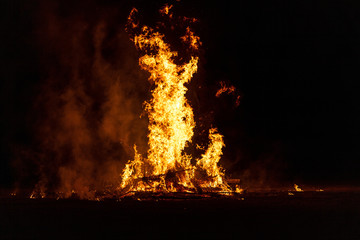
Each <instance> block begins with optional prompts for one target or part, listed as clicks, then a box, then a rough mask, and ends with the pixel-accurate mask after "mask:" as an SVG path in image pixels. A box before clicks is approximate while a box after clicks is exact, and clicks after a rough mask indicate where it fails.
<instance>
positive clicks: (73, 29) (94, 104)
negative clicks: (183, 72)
mask: <svg viewBox="0 0 360 240" xmlns="http://www.w3.org/2000/svg"><path fill="white" fill-rule="evenodd" d="M82 7H83V6H82ZM82 7H81V8H80V7H79V6H74V8H71V7H70V6H66V8H64V6H63V5H62V4H61V3H60V2H59V3H45V2H44V3H42V4H40V7H39V13H38V16H37V19H38V26H37V28H36V31H35V34H36V36H37V40H36V43H37V47H38V49H39V53H40V57H39V58H40V62H41V72H42V78H43V80H42V84H41V86H39V89H40V90H39V94H38V97H37V99H36V101H35V103H34V106H33V109H32V111H31V116H30V118H31V122H32V123H33V124H32V125H33V138H34V139H33V141H32V143H33V144H32V145H31V147H29V148H27V149H26V150H24V151H23V152H22V153H20V154H19V157H18V160H17V161H16V163H15V164H16V165H17V166H20V165H24V164H25V163H26V162H32V163H33V165H34V168H35V171H34V178H36V179H37V180H36V182H37V184H36V191H37V192H38V193H39V194H42V193H53V192H60V193H62V194H63V195H64V196H65V197H69V196H71V194H72V193H73V192H76V193H77V194H78V195H79V197H81V198H92V197H94V192H95V191H102V190H105V188H107V189H108V188H111V187H116V185H117V184H118V182H119V181H120V179H119V178H120V175H121V171H122V169H123V166H124V164H125V163H126V162H127V161H128V160H130V159H132V158H133V154H134V153H133V145H134V144H137V146H138V149H139V151H140V152H142V151H146V139H147V138H146V135H147V120H146V119H144V118H140V115H141V114H142V111H143V108H142V103H143V102H144V100H145V99H146V98H147V94H148V89H149V86H148V82H147V81H146V79H147V76H146V75H145V73H144V72H142V71H140V68H139V67H138V57H137V52H136V49H135V47H134V46H133V44H132V42H131V41H130V40H129V37H128V34H127V33H126V32H125V31H124V28H125V22H126V18H127V14H128V11H127V9H122V11H123V13H122V12H121V11H120V10H117V9H115V10H114V9H112V8H110V7H104V6H103V7H101V6H99V7H91V9H92V10H91V11H90V10H88V11H84V9H83V8H82ZM89 9H90V8H89ZM94 9H96V10H97V11H96V12H95V11H94ZM28 170H30V169H28ZM24 172H25V171H24ZM19 174H20V175H21V174H22V173H19ZM20 177H21V176H20ZM20 179H22V180H20V181H19V183H18V185H20V186H21V185H22V184H23V183H21V181H24V178H20Z"/></svg>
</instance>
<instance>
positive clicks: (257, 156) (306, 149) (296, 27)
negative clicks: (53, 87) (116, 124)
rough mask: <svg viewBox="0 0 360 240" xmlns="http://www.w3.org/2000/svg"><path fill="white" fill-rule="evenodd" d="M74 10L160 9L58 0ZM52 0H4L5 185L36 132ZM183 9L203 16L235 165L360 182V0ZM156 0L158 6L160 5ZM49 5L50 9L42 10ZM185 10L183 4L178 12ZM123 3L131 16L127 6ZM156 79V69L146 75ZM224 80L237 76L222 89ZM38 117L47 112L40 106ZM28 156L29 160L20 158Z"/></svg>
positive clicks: (239, 170) (296, 177) (211, 85)
mask: <svg viewBox="0 0 360 240" xmlns="http://www.w3.org/2000/svg"><path fill="white" fill-rule="evenodd" d="M59 2H61V4H60V6H61V7H62V8H63V9H62V11H63V14H65V15H66V14H67V13H68V12H71V14H74V13H75V14H76V12H77V11H78V12H79V13H80V12H81V13H83V12H89V13H90V14H91V13H96V11H97V10H98V9H101V8H104V7H111V8H121V9H122V10H121V11H119V16H118V17H119V19H123V20H119V21H124V22H125V21H126V18H127V14H128V12H129V11H130V9H131V8H132V7H133V6H135V7H138V8H139V9H142V11H157V10H156V9H158V7H159V6H162V5H163V2H162V1H157V2H156V4H149V3H146V2H147V1H133V2H131V1H129V2H121V1H114V0H112V1H77V2H76V3H73V1H59ZM41 3H42V2H41V1H31V3H30V2H29V1H21V0H16V1H14V0H11V1H10V0H6V1H2V3H1V5H2V6H1V10H2V13H1V20H0V24H1V31H0V32H1V37H0V54H1V55H0V56H1V64H0V66H1V74H2V77H1V95H0V96H1V101H0V102H1V108H0V110H1V118H0V127H1V153H0V157H1V162H0V184H1V186H4V187H8V186H11V185H12V184H13V182H14V181H15V180H16V174H15V173H16V171H17V170H15V169H14V168H13V167H12V165H13V164H12V159H13V156H14V151H15V152H16V151H18V146H19V145H21V146H23V145H29V144H30V143H31V141H32V135H33V134H34V133H33V132H32V130H31V129H32V127H31V124H32V121H30V120H29V117H32V118H34V116H36V115H37V114H39V113H37V112H33V111H31V109H32V105H33V101H34V99H35V98H36V96H37V94H39V88H40V86H41V84H42V82H43V79H44V76H46V75H47V74H48V73H47V72H46V68H45V69H44V68H42V66H41V64H40V62H41V61H40V59H41V57H42V56H41V54H44V53H43V51H40V50H39V44H38V42H37V41H38V39H37V38H36V37H35V36H34V35H35V31H36V29H37V24H38V21H41V19H39V17H37V16H38V12H39V11H40V9H42V8H40V6H41ZM176 4H177V6H178V9H179V10H177V9H175V10H174V11H175V13H177V14H179V15H185V16H189V15H190V16H193V17H196V18H197V19H199V23H198V29H197V33H198V34H199V35H200V37H201V40H202V42H203V46H202V47H203V53H202V55H201V56H202V59H200V61H202V63H201V66H200V67H201V70H200V71H199V72H200V73H199V75H198V76H197V77H198V78H200V77H203V78H205V79H203V80H202V82H203V84H205V85H207V89H208V92H206V93H199V95H200V97H199V98H200V100H201V99H209V100H207V101H205V102H204V106H203V109H205V110H206V111H209V112H210V111H211V109H212V110H213V111H214V113H213V114H212V117H213V119H214V125H216V126H218V127H219V130H220V132H222V133H223V134H224V136H225V139H226V140H225V141H226V145H227V148H226V150H225V153H224V154H225V156H224V158H225V159H226V160H224V161H225V162H224V163H223V165H224V166H225V168H228V172H229V173H232V174H233V175H234V176H244V177H245V178H246V177H249V172H250V177H251V176H255V175H256V174H257V173H256V172H262V173H264V174H265V175H266V177H265V178H266V179H267V180H271V179H272V178H274V179H277V180H279V181H288V182H292V181H296V182H301V183H309V184H349V185H359V184H360V175H359V172H360V148H359V135H360V127H359V122H360V114H359V110H360V108H359V106H360V105H359V104H360V95H359V93H358V90H359V88H360V84H359V80H360V74H359V66H360V65H359V64H360V58H359V56H360V4H359V3H358V1H340V0H338V1H328V0H323V1H284V0H280V1H268V0H256V1H252V0H251V1H250V0H249V1H238V2H236V4H235V2H234V1H229V3H225V2H224V1H196V2H194V1H181V2H180V3H176ZM150 5H151V6H150ZM41 11H43V10H41ZM177 11H178V12H177ZM120 13H122V14H123V15H120ZM144 81H146V79H144ZM219 81H226V82H228V83H231V84H232V85H234V86H235V87H236V88H237V90H238V91H239V93H240V95H241V103H240V106H239V107H235V105H234V99H233V98H232V97H231V96H221V97H220V98H215V96H214V95H215V92H216V89H217V88H218V86H219ZM35 118H36V117H35ZM18 167H19V166H18Z"/></svg>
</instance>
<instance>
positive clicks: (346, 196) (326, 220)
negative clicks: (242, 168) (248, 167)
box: [0, 192, 360, 239]
mask: <svg viewBox="0 0 360 240" xmlns="http://www.w3.org/2000/svg"><path fill="white" fill-rule="evenodd" d="M0 212H1V214H0V226H1V231H0V239H123V238H125V239H145V238H146V239H158V238H164V239H232V238H234V239H235V238H236V239H360V193H359V192H305V193H304V192H303V193H298V192H296V193H295V195H294V196H289V195H288V193H287V192H281V193H247V194H245V195H243V196H241V197H239V198H238V199H233V198H232V199H226V198H218V199H214V198H207V199H191V200H179V199H177V200H174V199H172V200H151V201H149V200H142V201H140V200H135V199H123V200H121V201H113V200H111V201H110V200H109V201H103V202H96V201H82V200H51V199H50V200H49V199H47V200H45V199H15V198H14V199H10V198H3V199H1V200H0Z"/></svg>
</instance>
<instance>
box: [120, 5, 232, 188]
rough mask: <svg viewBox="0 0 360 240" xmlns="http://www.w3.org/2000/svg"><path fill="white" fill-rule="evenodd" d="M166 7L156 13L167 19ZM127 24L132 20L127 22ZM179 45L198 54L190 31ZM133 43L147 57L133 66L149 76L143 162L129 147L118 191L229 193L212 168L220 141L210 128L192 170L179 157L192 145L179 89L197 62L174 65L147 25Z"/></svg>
mask: <svg viewBox="0 0 360 240" xmlns="http://www.w3.org/2000/svg"><path fill="white" fill-rule="evenodd" d="M171 7H172V6H170V7H169V6H165V7H164V8H163V9H162V10H161V12H162V13H164V14H169V10H170V9H171ZM133 12H134V11H132V12H131V14H133ZM129 20H131V21H132V17H129ZM130 25H131V24H130ZM133 26H134V25H133ZM181 40H182V41H184V42H186V43H188V44H189V47H190V48H193V49H198V47H199V45H200V44H201V42H200V38H199V37H198V36H195V35H194V33H193V32H192V31H191V30H190V28H187V31H186V35H185V36H183V37H181ZM133 41H134V43H135V45H136V46H137V47H138V48H139V49H140V50H143V51H144V52H147V54H144V55H143V56H142V57H140V59H139V65H140V66H141V68H142V69H144V70H146V71H148V72H149V73H150V78H149V80H151V81H152V82H154V83H155V88H154V89H153V90H152V98H151V99H150V100H149V101H147V102H145V111H146V113H147V114H148V118H149V125H148V129H149V134H148V139H149V140H148V144H149V149H148V152H147V157H146V158H142V156H141V155H140V154H138V153H137V150H136V146H135V147H134V150H135V158H134V160H133V161H131V162H129V163H128V164H126V166H125V169H124V171H123V176H122V182H121V184H120V189H130V190H132V191H148V190H149V191H157V190H160V191H170V192H174V191H190V190H194V189H195V187H194V182H196V185H197V186H200V187H206V188H209V187H212V188H220V189H221V191H230V188H229V187H228V185H227V184H226V183H225V182H224V180H223V177H224V171H223V170H221V169H220V168H219V167H218V165H217V164H218V162H219V160H220V158H221V155H222V148H223V147H224V143H223V136H222V135H221V134H219V133H218V132H217V130H216V129H215V128H213V129H210V131H209V138H210V145H209V147H208V149H207V150H206V151H205V153H204V154H203V155H202V157H201V158H200V159H198V160H197V163H196V166H193V165H192V164H191V160H192V157H191V156H190V155H188V154H186V153H185V152H184V149H185V147H186V146H187V145H188V144H189V143H191V141H192V137H193V135H194V127H195V121H194V113H193V110H192V107H191V106H190V104H189V102H188V100H187V99H186V97H185V94H186V92H187V90H188V89H187V87H186V86H185V84H187V83H189V82H190V80H191V78H192V77H193V74H194V73H195V72H196V71H197V63H198V57H197V56H191V57H190V60H189V61H188V62H187V63H184V64H177V63H175V57H176V56H177V55H178V53H177V52H175V51H171V49H170V45H169V44H168V43H166V42H165V40H164V35H162V34H160V33H159V32H155V31H154V30H153V29H151V28H149V27H147V26H144V27H142V29H141V33H140V34H138V35H135V37H134V38H133ZM200 169H202V170H204V171H205V172H206V173H207V175H208V178H207V180H206V179H201V181H200V180H199V181H200V183H198V182H197V180H196V179H194V176H195V171H197V170H200ZM169 179H170V180H169Z"/></svg>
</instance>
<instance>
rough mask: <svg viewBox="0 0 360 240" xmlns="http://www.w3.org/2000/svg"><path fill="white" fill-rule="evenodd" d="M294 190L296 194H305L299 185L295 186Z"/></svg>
mask: <svg viewBox="0 0 360 240" xmlns="http://www.w3.org/2000/svg"><path fill="white" fill-rule="evenodd" d="M294 189H295V191H296V192H303V191H304V190H302V189H301V188H300V187H299V186H298V185H297V184H294Z"/></svg>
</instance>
